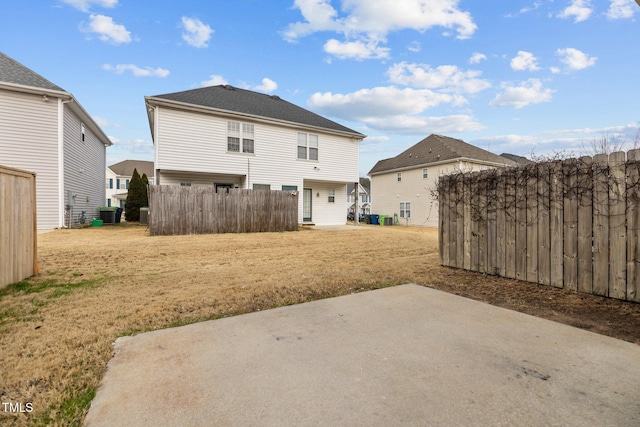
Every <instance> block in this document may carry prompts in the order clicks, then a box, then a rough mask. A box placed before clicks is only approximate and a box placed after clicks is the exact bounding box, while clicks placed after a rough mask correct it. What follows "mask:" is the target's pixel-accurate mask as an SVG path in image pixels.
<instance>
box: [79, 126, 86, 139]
mask: <svg viewBox="0 0 640 427" xmlns="http://www.w3.org/2000/svg"><path fill="white" fill-rule="evenodd" d="M84 131H85V129H84V123H80V137H81V138H82V142H84V133H85V132H84Z"/></svg>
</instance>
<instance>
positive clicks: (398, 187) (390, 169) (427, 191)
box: [369, 135, 517, 227]
mask: <svg viewBox="0 0 640 427" xmlns="http://www.w3.org/2000/svg"><path fill="white" fill-rule="evenodd" d="M516 165H517V163H516V162H514V161H512V160H509V159H507V158H504V157H500V156H498V155H496V154H493V153H490V152H488V151H486V150H483V149H482V148H478V147H476V146H473V145H471V144H467V143H466V142H464V141H462V140H460V139H454V138H449V137H446V136H441V135H430V136H428V137H427V138H425V139H423V140H422V141H420V142H418V143H417V144H415V145H414V146H412V147H410V148H409V149H407V150H405V151H403V152H402V153H400V154H398V155H397V156H396V157H393V158H390V159H385V160H380V161H379V162H378V163H376V165H375V166H374V167H373V169H371V171H369V176H370V177H371V191H372V192H375V195H376V197H375V201H374V203H373V206H372V212H373V213H374V214H382V215H393V216H394V218H397V219H398V222H399V223H400V224H402V225H405V224H408V225H420V226H428V227H437V226H438V202H437V200H435V199H434V197H433V192H434V191H435V190H436V188H437V184H438V178H439V177H440V176H442V175H447V174H450V173H454V172H472V171H480V170H485V169H491V168H497V167H504V166H516Z"/></svg>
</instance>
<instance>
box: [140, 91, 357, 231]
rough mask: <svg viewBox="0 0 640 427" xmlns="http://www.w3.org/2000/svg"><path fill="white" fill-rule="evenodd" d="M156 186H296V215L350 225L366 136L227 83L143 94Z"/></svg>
mask: <svg viewBox="0 0 640 427" xmlns="http://www.w3.org/2000/svg"><path fill="white" fill-rule="evenodd" d="M145 100H146V105H147V113H148V116H149V124H150V127H151V135H152V138H153V143H154V145H155V169H156V173H155V177H156V184H161V185H162V184H174V185H189V186H190V185H208V186H214V187H215V188H216V190H217V191H221V190H225V191H226V189H228V188H247V189H271V190H287V191H296V192H297V194H298V197H299V204H298V209H299V210H298V220H299V222H300V223H307V224H312V223H313V224H317V225H323V224H327V225H328V224H344V223H345V220H346V218H345V213H344V206H345V204H346V202H347V184H348V183H351V182H353V183H355V182H357V181H358V146H359V143H360V141H361V140H362V139H363V138H365V135H363V134H361V133H359V132H356V131H353V130H351V129H349V128H347V127H345V126H342V125H340V124H338V123H335V122H333V121H331V120H328V119H326V118H324V117H321V116H319V115H317V114H315V113H312V112H310V111H308V110H305V109H303V108H301V107H298V106H296V105H294V104H291V103H289V102H287V101H285V100H283V99H281V98H280V97H278V96H275V95H265V94H262V93H257V92H252V91H249V90H244V89H239V88H235V87H233V86H229V85H220V86H210V87H204V88H200V89H193V90H187V91H184V92H177V93H169V94H164V95H156V96H149V97H145Z"/></svg>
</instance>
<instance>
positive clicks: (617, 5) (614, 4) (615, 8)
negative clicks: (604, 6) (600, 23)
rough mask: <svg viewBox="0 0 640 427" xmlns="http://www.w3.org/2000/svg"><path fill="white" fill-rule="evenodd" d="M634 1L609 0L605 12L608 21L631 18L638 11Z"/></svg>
mask: <svg viewBox="0 0 640 427" xmlns="http://www.w3.org/2000/svg"><path fill="white" fill-rule="evenodd" d="M635 3H636V2H634V0H611V4H610V5H609V10H607V18H609V19H625V18H632V17H633V15H634V14H635V13H636V11H637V10H638V9H637V8H636V5H635Z"/></svg>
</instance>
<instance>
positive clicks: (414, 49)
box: [407, 41, 422, 53]
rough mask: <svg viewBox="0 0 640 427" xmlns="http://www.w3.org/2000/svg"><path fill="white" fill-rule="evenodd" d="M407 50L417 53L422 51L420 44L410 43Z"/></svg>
mask: <svg viewBox="0 0 640 427" xmlns="http://www.w3.org/2000/svg"><path fill="white" fill-rule="evenodd" d="M407 49H408V50H409V51H411V52H414V53H418V52H420V50H422V45H421V44H420V42H417V41H412V42H411V43H410V44H409V46H408V47H407Z"/></svg>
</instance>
